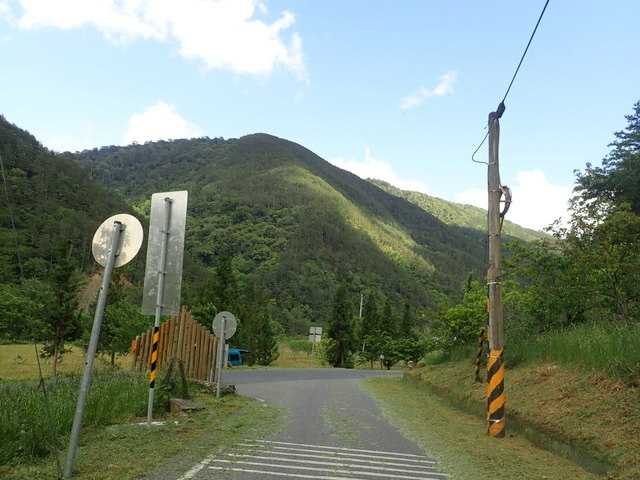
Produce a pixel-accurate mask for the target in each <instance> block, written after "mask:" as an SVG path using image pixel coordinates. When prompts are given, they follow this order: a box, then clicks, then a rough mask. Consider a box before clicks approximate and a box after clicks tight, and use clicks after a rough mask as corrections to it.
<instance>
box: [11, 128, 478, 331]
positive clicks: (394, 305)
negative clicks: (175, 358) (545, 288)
mask: <svg viewBox="0 0 640 480" xmlns="http://www.w3.org/2000/svg"><path fill="white" fill-rule="evenodd" d="M0 142H1V150H0V152H1V153H2V160H3V164H4V169H5V175H6V184H7V192H6V193H7V195H6V197H7V198H6V201H5V202H3V205H2V207H1V208H0V212H1V216H0V221H1V222H2V223H0V235H2V238H3V242H2V247H1V250H0V255H2V260H3V262H2V267H1V268H2V272H3V277H2V278H3V280H2V283H3V284H12V283H16V284H17V283H18V281H19V279H20V278H27V279H29V278H37V279H42V280H45V279H46V278H47V275H48V272H49V266H50V265H51V264H52V263H55V261H56V259H59V257H60V255H64V256H66V258H68V259H69V260H71V261H72V262H73V263H74V264H75V265H76V267H77V268H79V269H81V270H83V271H84V272H85V274H88V273H89V272H90V270H91V268H93V265H94V264H93V261H92V259H91V238H92V236H93V233H94V232H95V229H96V228H97V226H98V225H100V223H102V221H104V220H105V219H106V218H108V217H109V216H111V215H113V214H116V213H123V212H134V211H135V212H137V213H136V214H137V215H138V216H139V217H140V218H141V219H142V220H143V223H144V221H145V218H144V217H145V216H147V215H148V213H149V207H150V198H151V195H152V194H153V193H154V192H162V191H175V190H187V191H188V192H189V204H188V213H187V215H188V218H187V232H186V246H185V270H184V283H183V302H184V303H186V304H189V305H205V304H207V303H212V304H213V305H214V306H215V307H216V308H218V309H220V308H226V309H232V308H237V305H234V304H233V302H234V299H236V300H237V301H240V300H238V299H243V300H242V301H245V300H246V295H247V292H252V293H251V295H254V296H255V295H258V293H256V292H259V295H260V296H261V297H264V299H265V301H266V302H268V304H269V306H270V314H271V315H272V317H273V318H274V319H276V320H277V321H278V322H279V323H280V324H281V325H283V327H284V328H285V330H286V331H289V332H295V331H297V332H303V331H304V329H305V328H306V326H307V325H308V324H309V323H310V322H314V321H318V322H324V321H325V320H326V317H327V310H328V308H329V303H330V298H331V294H332V292H333V291H335V289H336V288H337V285H338V283H339V282H344V283H346V284H347V285H348V287H349V289H350V291H351V292H352V293H353V294H354V295H355V294H359V293H365V294H374V295H377V296H378V298H379V301H380V302H383V303H382V304H383V305H384V304H387V305H389V308H390V309H388V311H389V312H396V314H397V312H401V311H402V310H403V309H404V308H406V307H407V306H408V307H410V308H411V309H412V311H414V312H416V311H419V310H427V309H432V308H433V307H434V306H435V305H436V304H441V303H442V302H446V301H448V300H449V299H455V298H457V297H458V296H459V295H460V294H461V288H460V287H461V285H462V284H463V282H464V281H465V280H466V279H467V278H468V276H469V275H470V274H472V275H473V276H474V277H475V278H482V276H483V275H484V263H485V259H484V251H485V246H484V245H485V235H484V232H483V231H481V230H477V229H474V228H470V227H473V226H474V225H471V224H459V225H454V224H449V225H448V224H447V223H455V222H447V221H446V220H447V219H446V218H441V219H438V218H436V216H434V215H432V214H431V213H429V212H428V211H426V210H425V206H424V205H422V204H420V202H415V199H414V198H412V197H411V196H408V199H405V198H402V196H407V195H406V193H405V194H403V195H398V192H396V191H394V190H393V188H392V187H390V186H388V185H384V184H379V185H376V184H373V183H371V182H367V181H364V180H362V179H360V178H359V177H357V176H355V175H353V174H351V173H349V172H346V171H343V170H341V169H339V168H337V167H334V166H333V165H331V164H329V163H328V162H326V161H324V160H323V159H322V158H320V157H318V156H317V155H315V154H314V153H313V152H311V151H309V150H307V149H305V148H304V147H302V146H300V145H297V144H295V143H293V142H290V141H287V140H283V139H280V138H277V137H273V136H270V135H266V134H255V135H249V136H246V137H242V138H240V139H229V140H224V139H221V138H215V139H209V138H200V139H191V140H176V141H159V142H150V143H147V144H144V145H131V146H127V147H115V146H110V147H102V148H97V149H93V150H86V151H84V152H80V153H76V154H71V153H65V154H54V153H52V152H49V151H48V150H47V149H45V148H44V147H42V146H41V145H40V144H39V143H38V141H37V140H36V139H35V138H34V137H33V136H31V135H30V134H29V133H27V132H25V131H23V130H21V129H19V128H18V127H16V126H14V125H11V124H10V123H8V122H6V121H5V120H4V118H3V119H2V122H1V123H0ZM380 187H383V188H380ZM385 190H389V191H385ZM389 192H391V193H389ZM392 193H393V194H392ZM409 200H411V201H409ZM414 202H415V203H417V204H414ZM10 209H11V210H10ZM11 213H13V222H14V224H15V229H14V228H13V227H12V215H11ZM435 213H438V212H435ZM443 220H445V221H443ZM61 252H64V253H61ZM126 268H127V272H126V273H127V276H128V277H129V284H131V285H133V286H134V291H135V290H138V293H139V290H140V288H141V285H138V284H139V283H141V282H140V280H141V273H142V271H143V270H144V256H143V254H140V255H139V256H138V258H137V259H136V260H135V261H134V262H132V265H130V266H127V267H126ZM222 277H224V278H222ZM223 291H224V294H223V293H221V292H223ZM129 298H132V297H131V294H129ZM245 303H246V301H245ZM354 308H357V306H356V307H354ZM354 313H357V312H354Z"/></svg>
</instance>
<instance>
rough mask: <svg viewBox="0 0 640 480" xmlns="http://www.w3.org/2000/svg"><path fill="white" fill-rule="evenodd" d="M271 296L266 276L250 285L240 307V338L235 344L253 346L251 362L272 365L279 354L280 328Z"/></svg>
mask: <svg viewBox="0 0 640 480" xmlns="http://www.w3.org/2000/svg"><path fill="white" fill-rule="evenodd" d="M268 302H269V300H268V298H267V291H266V286H265V283H264V279H263V278H259V279H258V280H257V281H256V282H250V283H248V285H247V288H246V292H245V295H244V301H243V302H242V307H241V310H240V315H239V316H240V318H241V320H239V325H238V335H237V338H236V337H234V338H233V340H234V344H235V345H238V346H239V347H241V348H246V349H248V350H250V353H249V354H248V355H247V356H246V358H247V363H248V364H249V365H253V364H255V363H257V364H258V365H269V364H270V363H272V362H273V361H275V360H276V359H277V358H278V357H279V356H280V352H279V350H278V341H277V339H278V334H279V333H280V332H279V329H278V328H277V326H276V323H275V322H274V321H273V319H272V318H271V315H270V314H269V311H268V308H267V306H268Z"/></svg>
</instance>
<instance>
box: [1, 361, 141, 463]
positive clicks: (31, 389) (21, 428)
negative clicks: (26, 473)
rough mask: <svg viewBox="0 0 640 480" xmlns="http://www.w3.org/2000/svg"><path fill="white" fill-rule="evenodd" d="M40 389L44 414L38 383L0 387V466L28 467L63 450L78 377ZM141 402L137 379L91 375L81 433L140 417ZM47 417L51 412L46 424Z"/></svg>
mask: <svg viewBox="0 0 640 480" xmlns="http://www.w3.org/2000/svg"><path fill="white" fill-rule="evenodd" d="M46 388H47V398H48V400H49V408H47V407H46V405H45V404H44V396H43V393H42V387H41V386H40V384H39V383H38V382H16V383H7V384H4V385H0V411H2V412H3V417H4V418H3V421H2V422H0V445H2V448H1V449H0V465H18V464H24V463H29V462H30V460H31V459H33V458H35V457H43V456H46V455H48V454H50V453H51V452H52V451H53V449H54V445H58V447H60V446H62V447H64V445H65V441H66V439H68V435H69V432H70V431H71V425H72V423H73V415H74V411H75V407H76V401H77V396H78V390H79V388H80V377H79V376H59V377H56V378H53V379H49V380H47V384H46ZM147 396H148V384H147V382H146V379H145V377H144V376H143V375H140V374H132V373H130V372H124V371H119V370H110V371H101V372H96V373H94V375H93V378H92V381H91V386H90V388H89V395H88V398H87V405H86V409H85V414H84V421H83V428H91V427H95V426H101V425H109V424H111V423H115V422H117V421H120V420H122V419H123V418H127V417H134V416H144V413H145V412H146V402H147ZM47 411H50V412H51V415H52V418H51V422H49V421H48V419H47V416H46V412H47ZM50 425H51V427H50ZM51 430H53V431H51Z"/></svg>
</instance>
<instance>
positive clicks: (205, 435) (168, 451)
mask: <svg viewBox="0 0 640 480" xmlns="http://www.w3.org/2000/svg"><path fill="white" fill-rule="evenodd" d="M195 400H196V402H198V403H199V404H201V405H203V406H204V407H205V409H203V410H200V411H196V412H193V413H190V414H189V415H188V416H185V417H183V416H177V415H176V416H167V417H166V418H165V420H167V421H166V424H165V425H159V426H155V425H154V426H151V427H147V426H146V424H144V423H142V424H141V422H144V419H143V418H132V419H129V421H126V422H119V423H117V424H114V425H111V426H109V427H107V428H99V429H86V431H83V434H82V436H81V444H80V448H79V449H78V453H77V456H76V462H75V467H74V473H73V478H74V479H77V480H133V479H139V478H148V479H157V478H178V477H180V476H181V475H183V474H184V472H186V471H187V470H189V469H190V468H191V467H192V466H193V465H194V464H196V463H198V462H200V461H202V459H203V458H205V457H206V456H207V455H209V454H211V452H214V451H217V450H219V449H225V448H230V447H231V446H233V445H234V444H236V443H237V442H238V441H239V440H241V439H243V438H247V437H251V438H255V437H261V436H266V435H267V434H269V433H272V432H273V430H274V429H277V428H278V425H279V424H280V420H279V415H280V412H279V410H277V409H276V408H274V407H271V406H268V405H265V404H263V403H258V402H256V401H253V400H251V399H248V398H244V397H237V396H225V397H222V398H220V399H217V398H215V397H214V396H212V395H211V394H201V395H199V396H197V397H196V398H195ZM64 448H66V445H64ZM105 452H108V455H105ZM59 456H60V457H64V452H62V453H60V455H59ZM64 461H65V459H64V458H61V459H60V462H61V463H62V464H63V465H64ZM0 478H3V479H6V480H33V479H35V478H37V479H39V480H49V479H56V478H58V469H57V465H56V460H55V458H54V455H51V456H48V457H45V458H41V459H34V461H33V462H31V463H30V464H24V465H18V466H3V467H0Z"/></svg>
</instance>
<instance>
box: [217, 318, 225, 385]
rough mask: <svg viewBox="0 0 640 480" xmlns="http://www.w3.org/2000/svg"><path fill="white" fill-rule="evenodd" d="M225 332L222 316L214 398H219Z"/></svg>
mask: <svg viewBox="0 0 640 480" xmlns="http://www.w3.org/2000/svg"><path fill="white" fill-rule="evenodd" d="M226 330H227V317H226V315H223V316H222V331H221V332H220V342H219V343H218V359H217V362H216V363H217V365H216V369H217V370H218V375H217V376H216V398H220V384H221V383H222V365H223V363H224V344H225V343H226V338H225V337H226Z"/></svg>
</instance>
